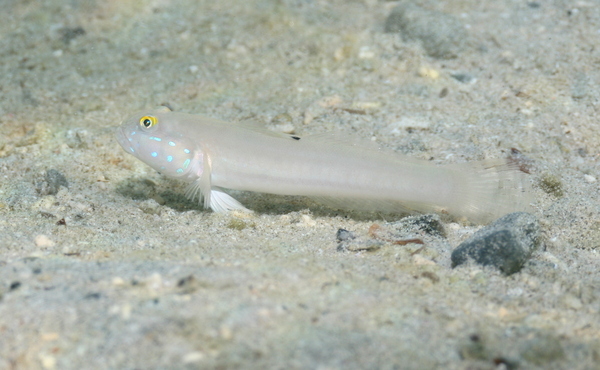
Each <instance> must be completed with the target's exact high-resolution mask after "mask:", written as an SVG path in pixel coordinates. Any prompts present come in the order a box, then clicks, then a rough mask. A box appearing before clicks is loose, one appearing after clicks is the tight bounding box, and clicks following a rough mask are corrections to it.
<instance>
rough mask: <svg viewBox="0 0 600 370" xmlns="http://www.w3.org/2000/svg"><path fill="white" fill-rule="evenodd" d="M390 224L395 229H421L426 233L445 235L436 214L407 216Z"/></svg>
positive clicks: (443, 236)
mask: <svg viewBox="0 0 600 370" xmlns="http://www.w3.org/2000/svg"><path fill="white" fill-rule="evenodd" d="M390 226H392V227H393V228H395V229H397V230H411V231H422V232H424V233H425V234H427V235H431V236H438V237H442V238H445V237H446V230H445V229H444V225H443V224H442V220H440V216H438V215H436V214H426V215H418V216H408V217H405V218H403V219H402V220H400V221H398V222H394V223H391V224H390Z"/></svg>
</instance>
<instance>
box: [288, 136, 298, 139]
mask: <svg viewBox="0 0 600 370" xmlns="http://www.w3.org/2000/svg"><path fill="white" fill-rule="evenodd" d="M290 137H291V138H292V139H294V140H300V137H299V136H290Z"/></svg>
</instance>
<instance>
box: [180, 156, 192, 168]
mask: <svg viewBox="0 0 600 370" xmlns="http://www.w3.org/2000/svg"><path fill="white" fill-rule="evenodd" d="M189 165H190V159H189V158H188V159H186V160H185V162H183V166H181V167H183V168H187V167H188V166H189Z"/></svg>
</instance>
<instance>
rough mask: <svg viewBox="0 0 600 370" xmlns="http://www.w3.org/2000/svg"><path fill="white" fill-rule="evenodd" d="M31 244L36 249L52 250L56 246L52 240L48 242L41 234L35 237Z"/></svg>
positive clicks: (48, 239)
mask: <svg viewBox="0 0 600 370" xmlns="http://www.w3.org/2000/svg"><path fill="white" fill-rule="evenodd" d="M33 242H34V243H35V246H36V247H38V248H52V247H54V246H55V245H56V243H54V242H53V241H52V240H50V238H48V237H47V236H46V235H43V234H40V235H38V236H36V237H35V239H34V240H33Z"/></svg>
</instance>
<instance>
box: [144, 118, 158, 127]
mask: <svg viewBox="0 0 600 370" xmlns="http://www.w3.org/2000/svg"><path fill="white" fill-rule="evenodd" d="M156 122H157V120H156V117H154V116H144V117H142V118H140V125H141V126H142V127H145V128H150V127H152V126H154V125H156Z"/></svg>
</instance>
